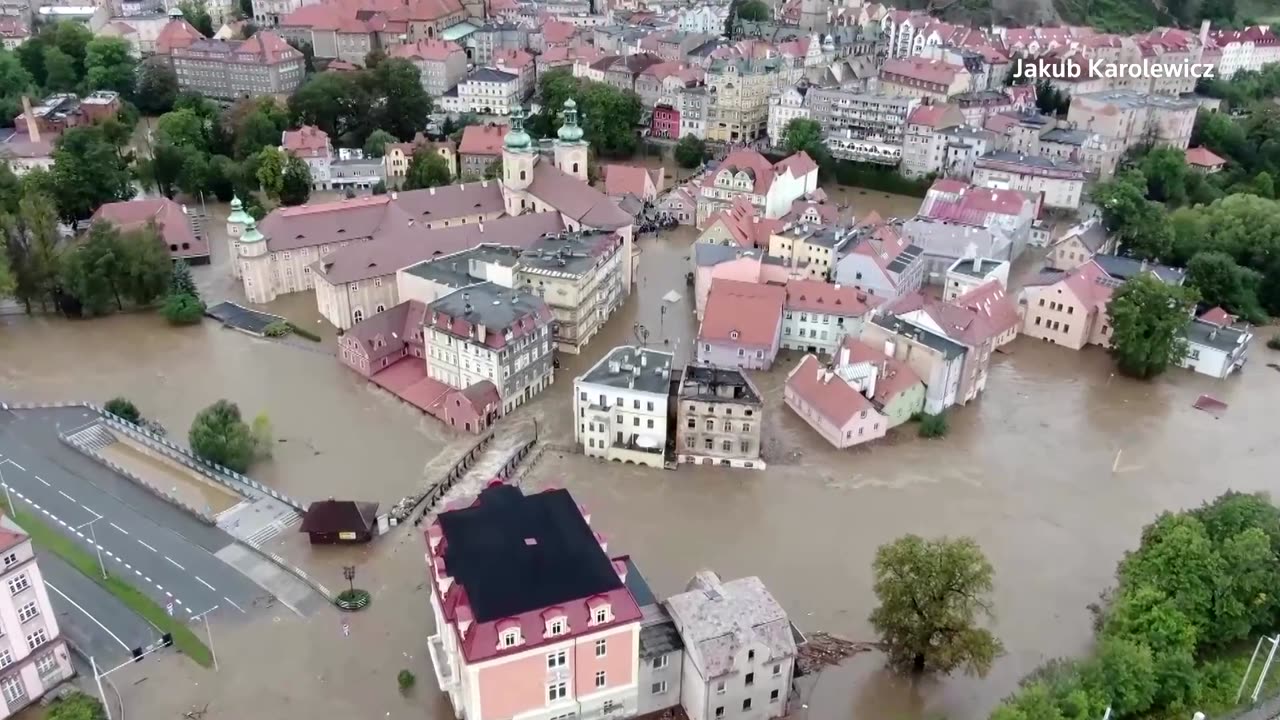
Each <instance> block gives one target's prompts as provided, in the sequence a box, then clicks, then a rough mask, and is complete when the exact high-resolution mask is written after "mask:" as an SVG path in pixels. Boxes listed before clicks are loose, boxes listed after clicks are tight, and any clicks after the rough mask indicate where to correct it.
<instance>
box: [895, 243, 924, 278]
mask: <svg viewBox="0 0 1280 720" xmlns="http://www.w3.org/2000/svg"><path fill="white" fill-rule="evenodd" d="M923 254H924V248H922V247H920V246H919V245H916V244H915V243H911V244H910V245H908V246H906V247H905V248H903V249H902V252H900V253H898V256H897V257H895V258H894V259H893V260H891V261H890V262H889V265H888V270H889V272H891V273H900V272H902V271H903V270H906V269H907V268H908V267H910V266H911V263H913V262H915V261H916V258H918V257H920V256H921V255H923Z"/></svg>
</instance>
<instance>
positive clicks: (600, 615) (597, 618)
mask: <svg viewBox="0 0 1280 720" xmlns="http://www.w3.org/2000/svg"><path fill="white" fill-rule="evenodd" d="M587 609H588V610H590V611H591V623H590V624H592V625H603V624H605V623H608V622H613V608H612V607H611V606H610V605H609V601H608V600H607V599H605V598H604V597H597V598H594V599H592V600H588V601H587Z"/></svg>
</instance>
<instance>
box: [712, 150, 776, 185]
mask: <svg viewBox="0 0 1280 720" xmlns="http://www.w3.org/2000/svg"><path fill="white" fill-rule="evenodd" d="M724 170H732V171H733V172H735V173H736V172H739V171H745V172H746V173H747V174H748V175H750V176H751V179H752V180H753V181H754V187H753V189H752V192H754V193H756V194H757V195H764V194H765V193H767V192H769V187H770V186H771V185H773V180H774V177H775V176H776V174H777V173H776V171H775V170H774V167H773V165H771V164H770V163H769V161H768V160H766V159H765V158H764V156H763V155H761V154H760V153H758V152H756V151H755V150H734V151H733V152H731V153H729V156H728V157H726V158H725V159H724V160H722V161H720V164H719V165H718V166H716V174H717V175H719V174H720V173H721V172H722V171H724Z"/></svg>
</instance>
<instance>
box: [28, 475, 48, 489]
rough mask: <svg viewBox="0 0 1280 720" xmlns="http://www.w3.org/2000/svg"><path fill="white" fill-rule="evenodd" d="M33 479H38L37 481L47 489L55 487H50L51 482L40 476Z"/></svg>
mask: <svg viewBox="0 0 1280 720" xmlns="http://www.w3.org/2000/svg"><path fill="white" fill-rule="evenodd" d="M32 477H34V478H35V479H37V480H39V481H40V482H42V483H44V486H45V487H53V486H52V485H50V484H49V481H48V480H45V479H44V478H42V477H40V476H39V475H32Z"/></svg>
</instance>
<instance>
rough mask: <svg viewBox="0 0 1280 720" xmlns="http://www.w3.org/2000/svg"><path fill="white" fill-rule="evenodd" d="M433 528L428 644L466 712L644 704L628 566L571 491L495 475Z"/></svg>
mask: <svg viewBox="0 0 1280 720" xmlns="http://www.w3.org/2000/svg"><path fill="white" fill-rule="evenodd" d="M425 536H426V542H427V553H426V559H427V564H428V567H427V575H428V579H429V584H430V587H431V589H430V602H431V612H432V615H433V616H434V618H435V627H436V628H437V633H436V634H435V635H432V636H431V637H430V638H428V642H427V650H428V653H429V654H430V656H431V664H432V667H433V668H434V669H435V675H436V682H437V683H439V686H440V688H441V690H442V691H444V692H445V693H446V694H448V696H449V701H450V703H451V704H452V706H453V712H454V715H455V716H456V717H457V718H459V720H462V719H464V718H465V720H499V719H500V718H512V717H519V718H526V719H527V720H551V718H565V717H570V716H574V717H602V716H603V717H610V716H615V715H616V716H618V717H630V716H633V715H635V714H636V711H637V687H636V686H637V677H638V674H639V673H638V668H637V663H638V657H639V654H640V647H639V646H640V639H639V638H640V627H641V619H642V615H641V612H640V608H639V606H638V605H637V603H636V600H635V598H634V597H633V596H632V594H631V592H630V591H629V590H628V587H627V584H626V579H627V578H628V576H629V572H630V571H629V564H628V562H627V560H626V559H625V558H610V557H609V555H607V554H606V550H605V547H606V546H605V544H604V540H603V537H602V536H601V535H600V534H599V533H597V532H595V531H594V530H592V528H591V525H590V524H589V519H588V516H586V515H585V514H584V511H583V510H582V509H581V508H580V506H579V505H578V504H577V503H576V502H575V501H574V499H573V497H572V496H571V495H570V494H569V491H568V490H563V489H556V490H543V491H542V492H539V493H534V494H530V495H525V494H523V493H522V492H521V491H520V489H519V488H517V487H515V486H513V485H505V484H493V485H490V486H488V487H486V488H484V489H483V490H481V491H480V493H479V495H478V497H477V498H476V499H475V501H474V502H473V503H472V504H471V505H469V506H467V507H460V508H456V509H452V510H446V511H445V512H442V513H440V515H439V516H438V517H437V518H436V520H435V521H434V522H432V523H431V525H430V527H428V528H427V530H426V532H425ZM787 637H788V638H790V636H789V635H787Z"/></svg>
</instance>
